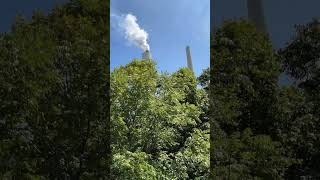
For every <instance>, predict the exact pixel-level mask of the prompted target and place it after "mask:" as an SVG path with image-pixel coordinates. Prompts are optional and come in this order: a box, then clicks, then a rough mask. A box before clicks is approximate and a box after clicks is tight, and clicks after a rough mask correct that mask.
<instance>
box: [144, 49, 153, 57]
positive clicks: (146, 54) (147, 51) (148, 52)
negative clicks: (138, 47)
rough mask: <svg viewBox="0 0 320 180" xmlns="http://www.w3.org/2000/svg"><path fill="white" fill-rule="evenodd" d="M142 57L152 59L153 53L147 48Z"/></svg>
mask: <svg viewBox="0 0 320 180" xmlns="http://www.w3.org/2000/svg"><path fill="white" fill-rule="evenodd" d="M142 59H152V57H151V53H150V51H149V50H146V51H145V52H144V53H143V54H142Z"/></svg>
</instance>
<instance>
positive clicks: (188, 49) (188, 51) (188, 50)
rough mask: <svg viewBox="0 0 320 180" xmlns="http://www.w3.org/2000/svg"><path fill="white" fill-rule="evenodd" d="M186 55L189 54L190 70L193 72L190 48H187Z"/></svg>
mask: <svg viewBox="0 0 320 180" xmlns="http://www.w3.org/2000/svg"><path fill="white" fill-rule="evenodd" d="M186 53H187V63H188V68H189V69H190V70H191V71H192V72H193V67H192V59H191V52H190V47H189V46H187V48H186Z"/></svg>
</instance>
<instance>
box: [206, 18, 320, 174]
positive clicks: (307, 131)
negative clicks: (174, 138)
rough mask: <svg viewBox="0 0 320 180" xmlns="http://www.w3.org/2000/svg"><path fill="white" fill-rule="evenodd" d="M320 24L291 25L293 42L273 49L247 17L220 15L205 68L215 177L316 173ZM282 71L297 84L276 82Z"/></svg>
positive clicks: (317, 165) (317, 163) (319, 130)
mask: <svg viewBox="0 0 320 180" xmlns="http://www.w3.org/2000/svg"><path fill="white" fill-rule="evenodd" d="M319 29H320V28H319V25H318V23H317V22H312V23H310V24H307V25H305V26H297V34H296V36H295V37H294V38H293V40H292V42H289V43H288V46H287V47H286V48H284V49H282V50H279V51H274V50H273V49H272V46H271V42H270V40H269V37H268V36H267V35H266V34H263V33H260V32H257V31H256V29H255V26H254V25H253V24H251V23H249V22H247V21H245V20H239V21H226V22H225V23H224V24H223V25H222V27H221V28H220V29H218V30H217V31H216V33H215V34H214V36H213V39H212V46H211V49H212V52H213V53H212V57H211V58H212V62H213V64H212V66H211V67H212V68H211V71H210V81H211V83H210V96H211V97H210V100H211V105H212V106H211V108H210V110H211V112H210V114H211V116H210V117H211V158H210V160H211V176H212V178H213V179H300V178H302V177H305V178H307V177H309V178H318V177H319V172H320V171H319V162H320V161H319V153H320V149H319V147H320V146H319V138H320V136H319V133H320V129H319V127H320V126H319V125H320V124H319V120H318V119H319V116H318V114H319V113H318V112H317V107H318V104H317V103H318V102H319V101H318V99H319V92H318V90H317V87H318V85H317V84H319V78H318V74H320V73H318V71H319V67H318V66H317V65H318V63H319V62H318V61H319V47H318V46H319V40H320V39H319V37H320V36H319V34H320V31H319ZM281 73H286V74H287V75H290V76H292V78H296V82H295V83H294V84H292V85H288V86H283V85H281V84H279V83H278V78H279V76H280V74H281ZM203 77H208V76H207V75H206V76H203ZM205 79H206V78H202V81H203V82H206V81H205ZM207 81H209V79H208V78H207ZM206 83H207V82H206ZM206 83H205V84H206ZM296 85H298V86H296Z"/></svg>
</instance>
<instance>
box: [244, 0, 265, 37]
mask: <svg viewBox="0 0 320 180" xmlns="http://www.w3.org/2000/svg"><path fill="white" fill-rule="evenodd" d="M247 8H248V18H249V20H251V21H252V22H253V23H255V25H256V28H257V30H258V31H260V32H267V28H266V23H265V18H264V9H263V2H262V0H247Z"/></svg>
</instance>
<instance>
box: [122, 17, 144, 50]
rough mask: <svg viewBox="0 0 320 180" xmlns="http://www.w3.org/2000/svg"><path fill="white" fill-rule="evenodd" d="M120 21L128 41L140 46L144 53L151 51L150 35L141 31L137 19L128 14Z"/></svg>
mask: <svg viewBox="0 0 320 180" xmlns="http://www.w3.org/2000/svg"><path fill="white" fill-rule="evenodd" d="M119 19H120V23H119V25H120V27H121V28H122V29H123V30H124V33H125V37H126V39H127V40H128V41H129V42H130V43H132V44H134V45H135V46H138V47H139V48H141V49H142V50H143V51H146V50H150V46H149V44H148V33H147V32H146V31H145V30H144V29H141V28H140V26H139V24H138V23H137V18H136V17H135V16H134V15H132V14H127V15H125V16H124V17H123V18H119Z"/></svg>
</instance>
